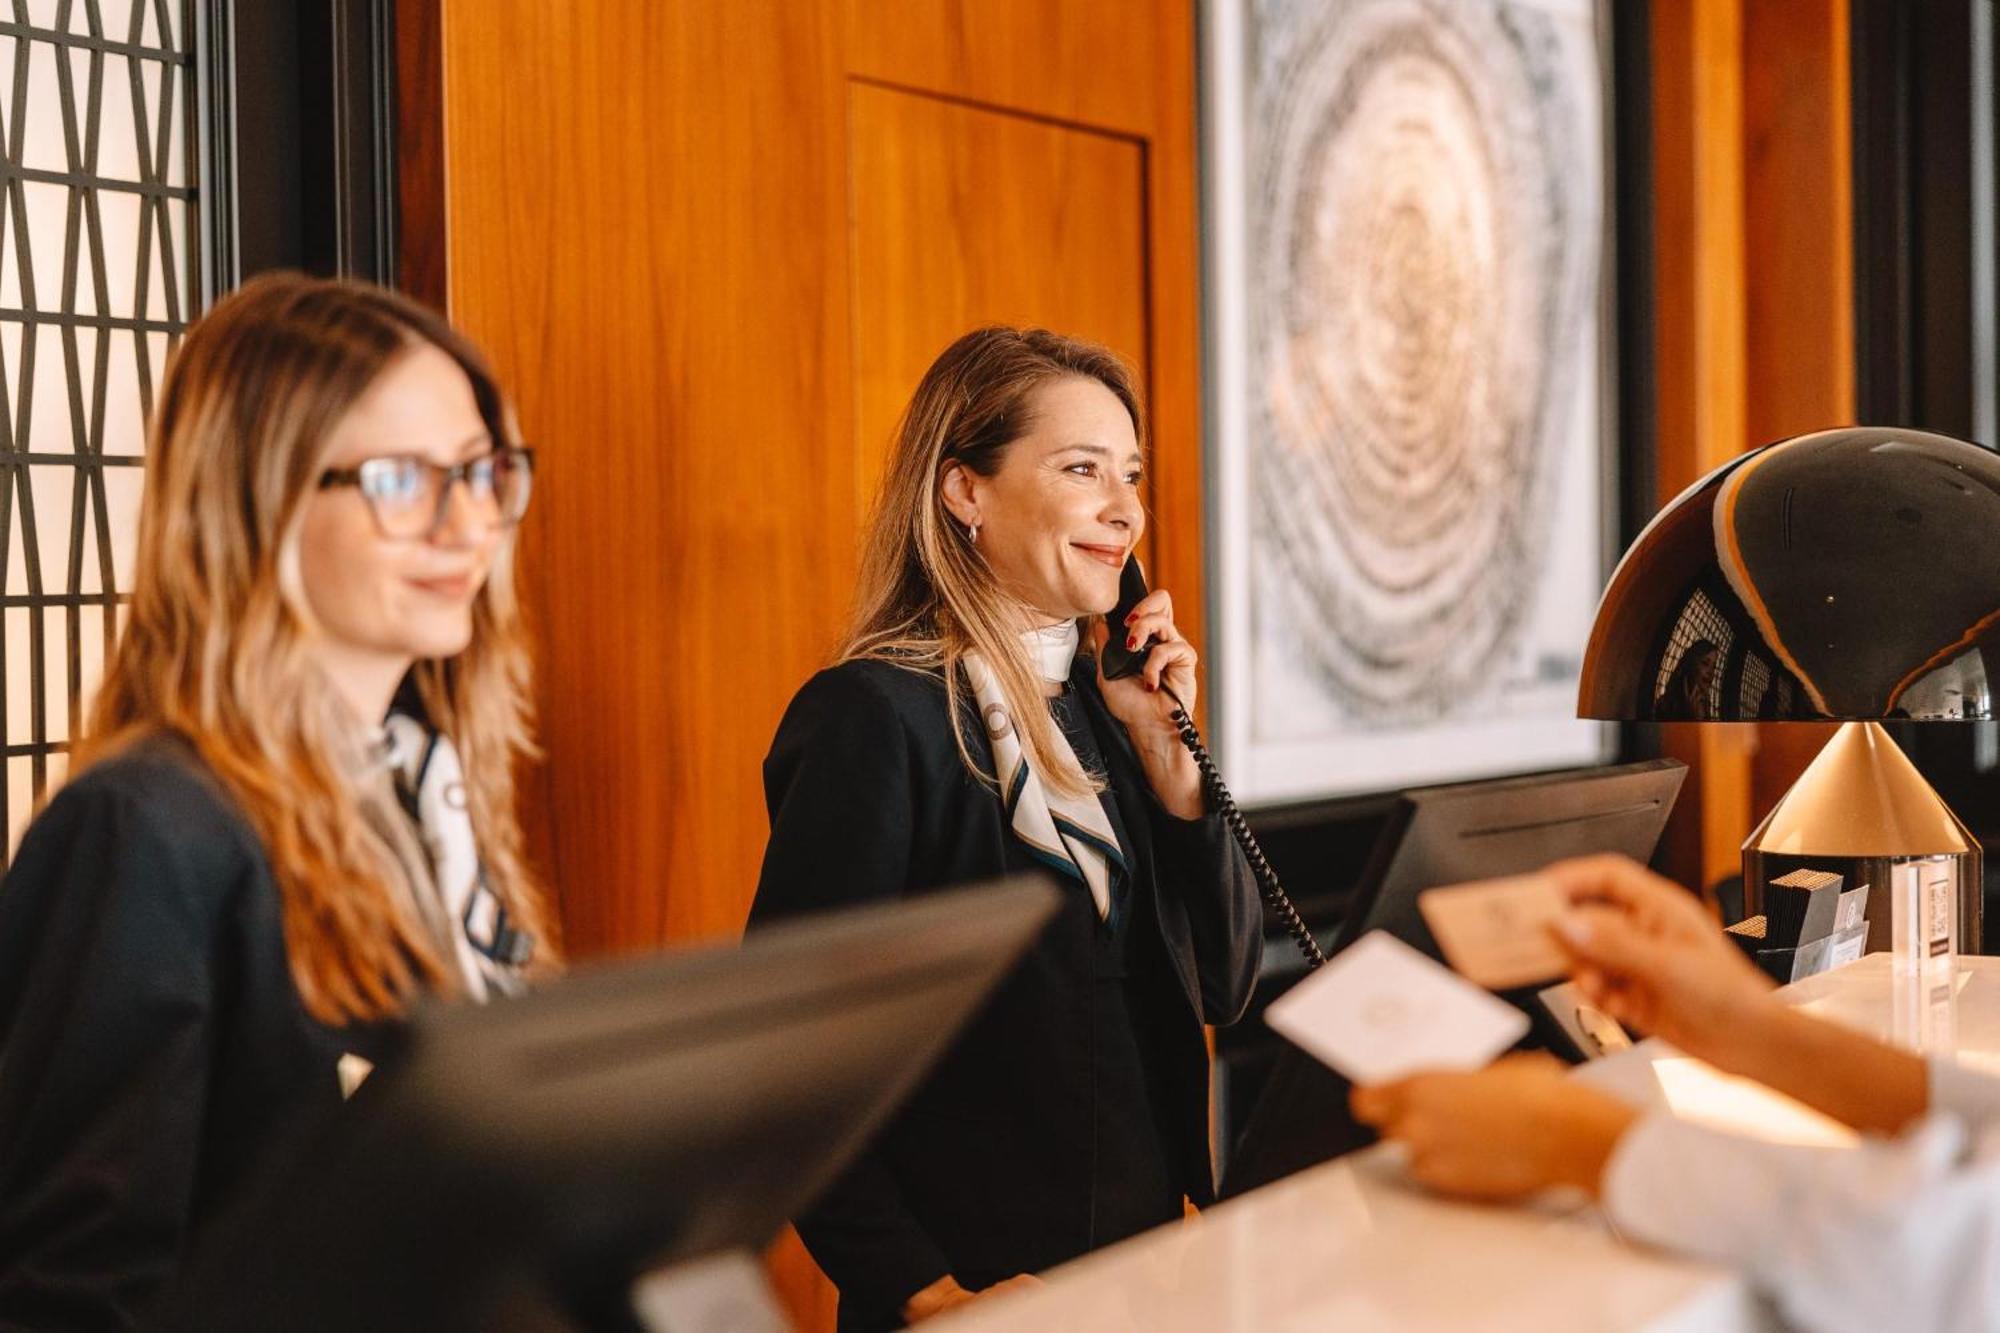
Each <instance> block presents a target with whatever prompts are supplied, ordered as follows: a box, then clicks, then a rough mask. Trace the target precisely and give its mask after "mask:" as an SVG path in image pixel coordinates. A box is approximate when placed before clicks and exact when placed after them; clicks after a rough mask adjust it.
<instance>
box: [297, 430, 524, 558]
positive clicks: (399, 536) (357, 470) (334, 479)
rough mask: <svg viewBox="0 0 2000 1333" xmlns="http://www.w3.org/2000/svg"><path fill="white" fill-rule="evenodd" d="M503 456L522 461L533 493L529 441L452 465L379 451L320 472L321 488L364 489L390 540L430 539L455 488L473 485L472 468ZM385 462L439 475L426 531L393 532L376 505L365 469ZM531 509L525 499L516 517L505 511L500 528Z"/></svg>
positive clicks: (377, 526)
mask: <svg viewBox="0 0 2000 1333" xmlns="http://www.w3.org/2000/svg"><path fill="white" fill-rule="evenodd" d="M503 456H505V457H511V458H513V459H515V460H516V461H518V462H519V464H520V465H521V468H522V470H523V471H524V472H525V473H526V475H527V478H528V486H529V494H530V496H531V497H532V495H533V493H534V480H535V450H534V447H533V446H531V445H526V444H506V445H501V446H500V447H498V448H495V449H489V450H487V451H486V452H485V453H483V454H480V455H479V456H478V457H477V458H468V459H466V460H465V461H464V462H463V463H453V464H452V465H451V466H450V467H444V466H441V465H439V464H437V463H433V462H431V461H430V460H429V459H427V458H418V457H415V456H414V455H411V454H379V455H377V456H376V457H374V458H364V459H362V460H361V461H360V462H359V463H356V464H355V465H354V466H353V467H330V468H328V469H327V470H326V471H324V472H322V473H320V474H319V489H320V490H323V491H330V490H333V489H335V488H337V487H342V486H352V487H354V488H355V490H357V491H359V492H360V493H361V500H362V503H364V504H366V505H367V506H368V516H369V517H370V518H371V519H373V520H374V522H375V530H376V531H377V532H378V533H380V534H381V535H382V536H383V537H385V538H387V539H389V540H390V541H428V540H430V538H432V537H434V536H436V535H437V530H438V528H439V527H440V526H441V525H442V524H443V523H444V511H445V506H446V505H448V504H450V503H451V492H452V488H453V487H454V486H457V485H459V484H460V483H461V482H463V483H465V484H466V485H468V486H469V485H471V479H472V470H473V469H474V468H476V467H479V466H481V465H482V464H488V463H497V461H498V460H499V459H500V458H502V457H503ZM383 462H398V463H417V464H420V465H422V466H423V467H426V468H428V469H430V472H431V475H433V476H435V477H437V478H438V491H437V504H436V507H435V509H434V510H433V512H432V514H431V521H430V523H429V525H428V526H426V527H425V528H424V530H423V531H422V532H411V533H401V532H390V531H389V530H388V528H387V527H386V526H385V525H384V524H383V522H382V513H381V511H380V510H379V509H377V508H376V507H375V497H373V496H371V495H370V494H369V493H368V492H367V490H366V489H365V488H364V487H363V485H362V472H363V470H364V469H366V468H367V467H368V465H369V464H371V463H383ZM527 512H528V506H527V502H526V501H523V502H522V504H521V512H520V513H518V514H515V515H513V516H512V517H509V516H508V515H507V514H506V513H505V512H504V511H503V512H502V513H501V515H500V523H499V528H500V530H501V531H502V532H504V531H506V530H507V529H508V528H511V527H514V526H516V525H518V524H519V523H520V521H521V518H522V516H523V515H525V514H526V513H527Z"/></svg>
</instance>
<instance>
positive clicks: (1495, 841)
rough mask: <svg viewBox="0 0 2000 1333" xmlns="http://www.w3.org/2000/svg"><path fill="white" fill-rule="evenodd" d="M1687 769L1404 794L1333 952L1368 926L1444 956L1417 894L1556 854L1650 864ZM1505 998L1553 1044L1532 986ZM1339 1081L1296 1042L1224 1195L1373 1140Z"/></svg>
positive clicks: (1250, 1124) (1657, 764)
mask: <svg viewBox="0 0 2000 1333" xmlns="http://www.w3.org/2000/svg"><path fill="white" fill-rule="evenodd" d="M1686 777H1687V766H1686V765H1685V764H1682V763H1680V762H1679V761H1678V760H1672V759H1652V760H1646V761H1644V762H1641V763H1636V764H1623V765H1619V766H1617V767H1614V768H1587V769H1575V770H1570V771H1567V772H1561V773H1547V774H1538V775H1535V776H1531V777H1523V778H1502V779H1499V780H1497V781H1491V782H1467V783H1458V784H1454V785H1451V786H1445V787H1426V788H1420V789H1417V790H1414V791H1408V792H1405V793H1403V795H1402V797H1401V798H1400V799H1399V800H1398V801H1397V803H1396V808H1395V809H1394V810H1393V811H1392V812H1391V813H1390V815H1389V817H1388V821H1387V823H1386V824H1385V825H1384V826H1383V829H1382V832H1381V834H1380V836H1379V837H1378V839H1377V841H1376V845H1375V850H1374V852H1373V853H1372V855H1371V856H1370V858H1369V864H1368V867H1367V868H1366V869H1365V870H1364V871H1363V873H1362V876H1361V880H1360V883H1359V885H1358V886H1357V887H1356V889H1355V892H1354V895H1353V897H1352V899H1351V901H1350V904H1349V907H1348V911H1347V915H1346V916H1345V917H1344V918H1343V919H1342V922H1341V926H1340V930H1339V933H1338V934H1336V935H1335V937H1334V944H1333V949H1332V952H1333V953H1335V954H1338V953H1339V952H1340V950H1342V949H1344V948H1346V947H1347V946H1348V945H1350V944H1352V943H1354V941H1356V940H1358V939H1360V938H1361V937H1362V936H1363V935H1365V934H1367V933H1368V932H1369V931H1371V930H1386V931H1388V932H1389V933H1390V934H1392V935H1394V936H1396V938H1398V939H1400V940H1402V941H1403V943H1405V944H1408V945H1410V946H1411V947H1413V948H1415V949H1418V950H1420V951H1421V952H1423V953H1425V954H1428V955H1429V956H1430V957H1432V958H1436V959H1439V961H1442V960H1443V956H1442V955H1441V954H1440V953H1439V951H1438V946H1437V941H1436V940H1434V939H1432V938H1431V933H1430V929H1429V927H1427V926H1426V925H1425V924H1424V920H1423V917H1422V916H1421V915H1420V914H1419V913H1418V911H1417V895H1418V894H1419V893H1421V892H1423V891H1424V890H1425V889H1431V888H1436V887H1438V886H1439V885H1442V884H1457V883H1462V882H1464V881H1466V880H1473V879H1487V878H1490V877H1492V876H1495V875H1513V874H1520V873H1523V872H1525V871H1529V870H1534V869H1537V868H1539V867H1541V866H1544V865H1547V864H1548V863H1549V862H1551V861H1557V860H1561V859H1563V858H1564V857H1570V856H1584V855H1589V854H1591V853H1595V852H1622V853H1624V854H1625V855H1627V856H1630V857H1631V858H1633V859H1634V860H1636V861H1647V860H1650V859H1651V858H1652V855H1653V849H1654V847H1655V846H1657V845H1658V843H1659V840H1660V833H1661V831H1662V830H1663V829H1664V828H1665V827H1666V822H1667V815H1668V814H1669V812H1671V811H1672V809H1673V804H1674V799H1675V797H1677V796H1678V795H1679V794H1680V788H1681V783H1682V781H1683V780H1684V779H1685V778H1686ZM1503 998H1506V999H1509V1000H1512V1001H1514V1002H1515V1003H1517V1004H1518V1005H1519V1006H1520V1007H1521V1008H1522V1010H1523V1011H1524V1012H1526V1013H1527V1014H1528V1015H1529V1017H1530V1018H1531V1019H1532V1020H1534V1023H1535V1028H1534V1032H1533V1034H1531V1040H1534V1039H1537V1038H1539V1039H1541V1040H1544V1041H1546V1040H1549V1039H1551V1038H1552V1037H1554V1036H1555V1035H1557V1034H1555V1032H1554V1029H1553V1028H1552V1026H1551V1024H1550V1021H1549V1019H1548V1016H1547V1012H1546V1010H1545V1009H1544V1008H1542V1007H1541V1006H1539V1005H1536V1004H1535V1003H1534V990H1533V989H1532V988H1530V989H1528V990H1525V991H1523V992H1520V993H1518V994H1508V995H1505V996H1504V997H1503ZM1347 1093H1348V1085H1347V1081H1346V1080H1345V1079H1343V1078H1341V1077H1340V1076H1339V1075H1338V1074H1336V1073H1334V1072H1333V1071H1332V1070H1331V1069H1328V1068H1327V1067H1326V1066H1325V1065H1322V1064H1320V1063H1319V1062H1318V1061H1317V1060H1314V1059H1312V1058H1311V1057H1310V1056H1307V1055H1305V1054H1304V1053H1303V1052H1301V1051H1299V1050H1297V1049H1296V1048H1294V1047H1289V1046H1288V1047H1286V1048H1285V1050H1284V1051H1283V1052H1282V1054H1281V1055H1280V1056H1279V1058H1278V1061H1277V1063H1276V1065H1275V1066H1274V1067H1273V1069H1272V1071H1271V1073H1270V1075H1269V1077H1268V1078H1267V1079H1266V1081H1265V1085H1264V1090H1263V1092H1262V1093H1261V1094H1260V1095H1259V1096H1258V1098H1257V1103H1256V1105H1255V1106H1254V1107H1253V1108H1252V1110H1251V1112H1250V1115H1249V1117H1248V1119H1247V1121H1246V1123H1245V1125H1244V1128H1243V1132H1242V1133H1241V1134H1240V1135H1238V1136H1236V1141H1235V1144H1234V1145H1233V1148H1232V1149H1231V1151H1230V1153H1229V1155H1228V1159H1227V1161H1226V1162H1225V1166H1224V1172H1223V1193H1224V1195H1235V1194H1241V1193H1243V1192H1244V1191H1245V1190H1249V1189H1255V1188H1256V1187H1257V1186H1259V1185H1264V1184H1268V1183H1269V1182H1271V1181H1273V1180H1277V1179H1279V1178H1281V1177H1283V1176H1288V1175H1291V1174H1292V1173H1293V1172H1295V1171H1300V1170H1303V1169H1305V1168H1306V1167H1309V1166H1314V1165H1317V1164H1318V1163H1320V1162H1324V1161H1327V1160H1329V1159H1331V1158H1334V1157H1338V1156H1340V1155H1341V1154H1342V1153H1346V1152H1351V1151H1352V1150H1354V1149H1355V1148H1359V1147H1362V1146H1365V1145H1366V1144H1367V1143H1369V1142H1372V1138H1373V1136H1372V1135H1371V1134H1370V1133H1369V1132H1368V1131H1367V1129H1366V1128H1364V1127H1363V1126H1361V1125H1359V1124H1357V1123H1356V1122H1355V1120H1354V1119H1353V1117H1352V1115H1350V1114H1349V1112H1348V1109H1347Z"/></svg>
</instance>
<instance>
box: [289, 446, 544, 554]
mask: <svg viewBox="0 0 2000 1333" xmlns="http://www.w3.org/2000/svg"><path fill="white" fill-rule="evenodd" d="M534 473H535V451H534V450H533V449H529V448H525V447H522V446H519V445H509V446H507V447H505V448H502V449H495V450H493V452H491V453H487V454H481V455H480V456H479V457H477V458H472V459H467V460H466V461H465V462H463V463H458V464H455V465H453V466H451V467H439V466H438V465H437V464H436V463H433V462H431V461H430V460H429V459H425V458H414V457H411V456H410V455H408V454H391V455H387V456H385V457H382V458H369V459H364V460H362V461H361V462H360V463H358V464H356V465H355V466H353V467H346V468H328V469H327V470H326V471H325V472H322V473H321V474H320V478H319V488H320V489H321V490H323V491H330V490H332V489H333V488H334V487H336V486H352V487H354V488H355V489H356V490H358V491H360V492H361V498H362V499H364V500H366V501H367V502H368V509H369V512H370V513H372V514H373V515H374V516H375V527H376V530H377V531H379V532H380V533H381V534H382V535H383V536H384V537H388V538H391V539H393V540H398V541H404V540H428V539H429V538H430V537H432V536H433V535H435V534H436V532H437V530H438V529H439V528H440V527H442V526H443V525H444V513H445V506H446V505H447V504H448V503H449V502H450V500H451V492H452V487H453V486H454V485H456V484H458V483H460V482H463V483H464V484H465V498H466V500H467V501H468V502H469V503H470V505H471V507H472V514H473V518H474V519H475V520H476V521H479V522H483V523H485V524H486V525H487V526H488V527H491V528H511V527H513V526H514V525H515V524H516V523H519V522H520V521H521V515H523V514H525V513H527V512H528V492H529V491H530V490H531V489H532V488H533V482H534Z"/></svg>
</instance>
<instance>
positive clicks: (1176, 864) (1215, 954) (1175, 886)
mask: <svg viewBox="0 0 2000 1333" xmlns="http://www.w3.org/2000/svg"><path fill="white" fill-rule="evenodd" d="M1147 796H1148V798H1149V799H1148V808H1149V810H1150V812H1151V815H1152V825H1153V845H1154V847H1155V848H1157V849H1158V853H1159V868H1158V870H1157V872H1156V873H1157V874H1158V876H1159V881H1160V886H1161V888H1162V889H1164V890H1165V891H1166V892H1167V893H1169V894H1172V895H1174V896H1175V897H1177V898H1179V899H1180V900H1181V902H1183V903H1184V904H1186V906H1187V914H1188V927H1189V931H1190V933H1191V934H1192V936H1193V941H1194V957H1195V971H1196V973H1197V975H1198V976H1199V978H1200V981H1201V1016H1202V1021H1203V1022H1206V1023H1213V1024H1215V1025H1217V1026H1218V1027H1226V1026H1228V1025H1229V1024H1231V1023H1234V1022H1235V1021H1236V1020H1237V1019H1239V1018H1241V1017H1243V1013H1244V1011H1245V1010H1247V1009H1248V1008H1249V1007H1250V997H1251V995H1252V994H1253V993H1254V992H1255V991H1256V989H1257V969H1258V965H1259V963H1260V961H1261V960H1262V957H1263V952H1264V910H1263V906H1262V905H1261V903H1260V902H1259V901H1258V898H1257V880H1256V877H1255V876H1253V875H1252V874H1251V873H1250V862H1249V861H1248V860H1246V859H1245V858H1244V855H1243V849H1242V848H1240V847H1238V846H1237V845H1236V839H1235V838H1234V837H1233V836H1231V834H1230V832H1229V826H1228V825H1227V824H1225V823H1224V822H1223V820H1222V816H1221V815H1220V814H1219V813H1218V812H1217V811H1215V810H1213V809H1210V810H1209V811H1208V812H1207V813H1206V814H1204V815H1203V816H1202V817H1201V818H1199V819H1180V818H1178V817H1176V816H1175V815H1173V814H1171V813H1169V812H1168V810H1167V809H1166V807H1165V806H1163V805H1161V804H1160V803H1159V802H1158V801H1157V800H1154V799H1151V797H1152V793H1151V791H1150V790H1149V791H1148V792H1147ZM1203 799H1204V801H1206V799H1207V798H1206V797H1205V796H1204V798H1203Z"/></svg>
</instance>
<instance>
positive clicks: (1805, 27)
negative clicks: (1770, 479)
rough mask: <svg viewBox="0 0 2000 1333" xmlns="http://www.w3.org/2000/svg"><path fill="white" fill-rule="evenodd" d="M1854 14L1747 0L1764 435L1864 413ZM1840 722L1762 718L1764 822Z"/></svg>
mask: <svg viewBox="0 0 2000 1333" xmlns="http://www.w3.org/2000/svg"><path fill="white" fill-rule="evenodd" d="M1849 24H1850V6H1849V3H1848V0H1760V3H1758V4H1755V5H1751V6H1748V7H1747V8H1746V9H1745V10H1744V49H1745V60H1744V108H1743V114H1744V131H1745V136H1746V140H1747V152H1746V155H1745V173H1744V250H1745V256H1746V262H1747V265H1748V269H1749V273H1750V275H1751V279H1750V283H1749V308H1748V310H1747V312H1746V358H1747V361H1748V364H1749V376H1748V398H1747V401H1746V404H1745V417H1746V421H1747V432H1748V435H1749V438H1750V440H1751V441H1752V442H1754V443H1758V444H1762V443H1765V442H1768V441H1771V440H1778V439H1783V438H1785V437H1786V436H1789V435H1798V434H1801V433H1803V432H1806V431H1812V430H1823V429H1826V428H1827V427H1831V426H1845V425H1851V424H1853V423H1854V422H1855V420H1856V415H1855V414H1856V410H1857V408H1856V391H1855V383H1856V363H1855V346H1856V344H1855V338H1854V310H1855V302H1854V237H1853V232H1854V192H1853V175H1852V171H1853V161H1854V156H1853V130H1852V123H1851V111H1850V107H1851V96H1850V90H1851V88H1852V69H1851V53H1850V33H1849ZM1802 200H1810V201H1811V202H1812V206H1811V207H1805V208H1802V207H1800V206H1799V205H1800V201H1802ZM1833 731H1834V727H1833V725H1832V724H1831V723H1828V724H1815V723H1803V722H1792V723H1782V724H1771V725H1764V726H1759V727H1758V728H1757V753H1756V755H1755V758H1754V760H1753V762H1752V768H1751V792H1750V802H1751V817H1752V819H1753V820H1755V819H1761V818H1763V816H1764V814H1765V813H1766V812H1768V811H1769V810H1770V809H1771V807H1772V806H1774V805H1776V804H1777V803H1778V800H1779V798H1781V797H1782V796H1783V795H1784V794H1785V792H1786V791H1787V790H1788V789H1789V788H1790V787H1791V785H1792V783H1793V782H1794V781H1796V780H1797V778H1798V775H1799V773H1800V772H1801V771H1803V769H1804V768H1805V766H1806V765H1807V764H1808V763H1811V762H1812V759H1813V756H1815V755H1816V754H1818V753H1819V750H1820V747H1821V746H1823V745H1825V744H1826V742H1827V740H1828V738H1830V737H1831V736H1832V735H1833Z"/></svg>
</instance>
